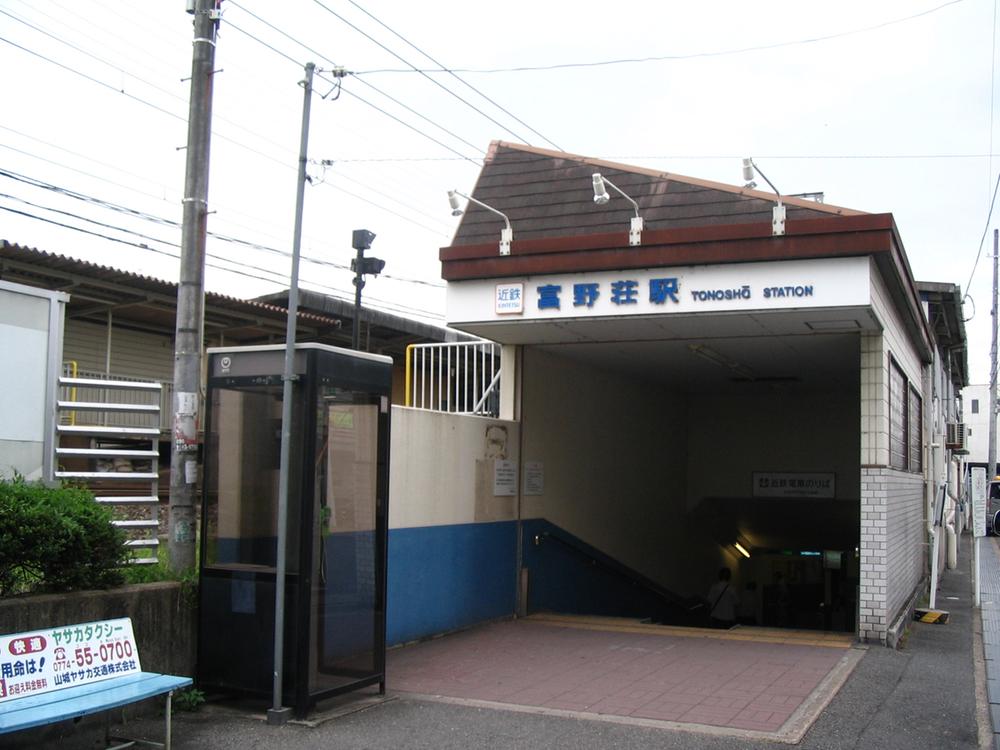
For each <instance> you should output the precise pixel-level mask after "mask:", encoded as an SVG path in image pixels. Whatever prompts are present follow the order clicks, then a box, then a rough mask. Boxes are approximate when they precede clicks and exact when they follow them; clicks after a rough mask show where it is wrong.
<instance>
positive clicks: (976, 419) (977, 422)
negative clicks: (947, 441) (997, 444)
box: [962, 383, 990, 464]
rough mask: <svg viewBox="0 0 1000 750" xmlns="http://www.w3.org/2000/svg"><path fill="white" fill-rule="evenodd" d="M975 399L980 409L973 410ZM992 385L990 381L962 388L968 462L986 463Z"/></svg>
mask: <svg viewBox="0 0 1000 750" xmlns="http://www.w3.org/2000/svg"><path fill="white" fill-rule="evenodd" d="M973 401H975V402H976V406H977V407H978V409H977V410H976V411H973V410H972V407H973ZM989 412H990V386H989V384H988V383H983V384H976V385H967V386H966V387H965V388H963V389H962V421H963V422H965V427H966V432H965V440H966V443H965V445H966V447H967V448H968V449H969V455H968V456H966V458H965V460H966V463H968V464H985V463H986V462H987V460H988V455H987V451H988V450H989V438H990V418H989Z"/></svg>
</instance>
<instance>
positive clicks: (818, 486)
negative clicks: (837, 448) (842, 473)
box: [753, 471, 837, 500]
mask: <svg viewBox="0 0 1000 750" xmlns="http://www.w3.org/2000/svg"><path fill="white" fill-rule="evenodd" d="M835 478H836V475H835V474H834V473H833V472H812V473H808V472H790V471H789V472H773V471H755V472H754V473H753V496H754V497H814V498H822V499H824V500H832V499H834V498H835V497H836V496H837V488H836V482H835Z"/></svg>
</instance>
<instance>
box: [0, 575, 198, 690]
mask: <svg viewBox="0 0 1000 750" xmlns="http://www.w3.org/2000/svg"><path fill="white" fill-rule="evenodd" d="M118 617H131V618H132V630H133V632H134V633H135V640H136V645H137V646H138V647H139V662H140V664H141V665H142V668H143V670H145V671H147V672H163V673H168V674H177V675H184V676H193V675H194V665H195V653H196V645H197V644H196V639H197V622H196V613H195V601H194V595H193V593H192V592H189V591H187V590H185V589H184V588H183V587H182V586H181V584H180V583H175V582H164V583H146V584H140V585H135V586H122V587H120V588H116V589H109V590H107V591H79V592H71V593H66V594H43V595H39V596H24V597H14V598H10V599H2V600H0V633H3V634H4V635H7V634H10V633H25V632H29V631H32V630H41V629H42V628H49V627H58V626H60V625H75V624H77V623H82V622H95V621H98V620H111V619H114V618H118Z"/></svg>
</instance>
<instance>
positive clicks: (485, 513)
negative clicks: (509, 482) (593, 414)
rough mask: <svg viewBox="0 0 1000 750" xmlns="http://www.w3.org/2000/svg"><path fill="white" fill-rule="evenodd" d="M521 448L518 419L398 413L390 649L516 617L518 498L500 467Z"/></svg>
mask: <svg viewBox="0 0 1000 750" xmlns="http://www.w3.org/2000/svg"><path fill="white" fill-rule="evenodd" d="M518 442H519V433H518V425H517V423H516V422H505V421H502V420H497V419H486V418H482V417H470V416H458V415H453V414H442V413H438V412H430V411H423V410H419V409H408V408H405V407H397V406H394V407H393V408H392V439H391V451H392V454H391V455H392V461H391V462H390V467H389V566H388V602H389V611H388V617H387V619H388V626H387V640H388V643H389V644H390V645H393V644H397V643H402V642H406V641H411V640H415V639H419V638H424V637H428V636H431V635H435V634H437V633H442V632H447V631H450V630H456V629H459V628H462V627H467V626H469V625H473V624H475V623H478V622H483V621H484V620H490V619H495V618H501V617H510V616H512V615H513V614H514V609H515V605H516V601H515V595H516V586H515V581H516V580H517V576H516V568H517V562H516V561H517V527H516V523H515V520H514V519H515V518H516V513H517V504H518V497H517V495H516V494H514V495H495V494H494V469H495V467H496V462H497V461H512V462H513V463H514V466H515V467H516V466H517V465H518V459H519V456H518ZM515 476H516V469H515Z"/></svg>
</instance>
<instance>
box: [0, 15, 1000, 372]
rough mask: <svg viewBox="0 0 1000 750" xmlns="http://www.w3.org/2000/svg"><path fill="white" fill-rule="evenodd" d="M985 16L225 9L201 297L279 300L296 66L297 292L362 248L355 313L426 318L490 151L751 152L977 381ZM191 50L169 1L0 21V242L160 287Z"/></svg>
mask: <svg viewBox="0 0 1000 750" xmlns="http://www.w3.org/2000/svg"><path fill="white" fill-rule="evenodd" d="M995 6H996V3H995V2H988V1H987V0H952V1H951V2H943V3H942V2H941V1H940V0H926V1H925V0H905V1H892V0H884V1H883V2H877V3H875V2H871V1H870V0H868V1H867V2H856V1H855V0H843V1H841V2H838V3H815V2H802V0H792V1H789V2H746V1H745V0H744V1H743V2H714V3H691V2H672V1H663V2H639V1H629V0H618V1H617V2H612V3H608V2H603V3H593V2H588V3H578V4H570V3H563V2H552V1H549V2H545V1H544V0H542V1H541V2H539V0H534V2H527V1H526V0H506V1H505V2H503V3H479V2H468V3H456V2H440V0H424V1H423V2H419V3H414V2H402V1H399V0H383V2H381V3H378V4H376V3H372V2H370V0H359V1H358V2H354V1H353V0H322V2H319V0H283V1H282V2H280V3H278V2H264V1H263V0H226V1H225V2H224V3H223V11H224V16H223V20H222V22H221V26H220V36H219V42H218V48H217V52H216V68H217V69H218V70H219V72H218V73H217V75H216V78H215V86H216V87H215V100H214V119H213V133H214V135H213V141H212V157H211V172H210V182H209V202H210V207H211V210H213V211H214V213H213V214H212V216H211V217H210V221H209V230H210V232H212V233H214V234H216V235H220V236H214V237H212V238H211V239H210V240H209V256H210V257H209V261H208V262H209V268H208V269H207V276H206V284H207V287H208V288H209V289H210V290H212V291H217V292H221V293H224V294H231V295H235V296H242V297H249V296H256V295H260V294H265V293H268V292H273V291H278V290H279V289H282V288H285V287H287V275H288V271H289V266H290V262H289V252H290V248H291V240H292V220H293V218H294V199H295V181H296V168H297V154H298V143H299V132H300V122H301V113H302V90H301V88H300V87H299V85H298V82H299V81H300V80H301V79H302V77H303V65H304V64H305V63H306V62H308V61H312V62H315V63H316V65H317V66H318V67H319V68H321V69H326V70H327V71H329V70H330V69H331V68H333V67H334V66H335V65H339V66H343V67H345V68H346V69H347V70H348V71H351V72H352V73H353V75H349V76H347V77H346V78H345V79H344V81H343V86H342V91H341V92H340V95H339V97H338V96H337V94H336V92H334V91H333V88H334V87H333V85H332V84H331V83H328V82H326V81H325V80H324V78H326V77H327V76H328V75H329V74H328V73H322V74H321V75H320V77H319V78H317V80H316V89H317V96H316V97H315V98H314V101H313V107H312V112H313V117H312V123H311V128H310V148H309V157H310V159H311V160H312V161H313V162H314V163H312V164H311V165H310V169H309V172H310V175H311V177H312V178H313V185H312V186H311V187H310V188H309V189H308V190H307V192H306V204H305V218H304V240H303V256H304V260H303V265H302V269H301V273H302V284H303V286H304V287H308V288H312V289H316V290H318V291H322V292H325V293H328V294H339V295H341V296H351V295H352V294H353V292H352V291H351V290H352V287H351V283H350V276H351V275H350V272H349V271H347V270H346V266H348V264H349V263H350V258H351V256H352V254H353V251H352V249H351V247H350V245H351V230H352V229H356V228H362V227H364V228H367V229H369V230H371V231H373V232H375V233H376V235H377V238H376V240H375V243H374V245H373V247H372V250H371V254H372V255H376V256H378V257H381V258H383V259H385V260H386V261H387V263H386V269H385V271H386V276H385V277H381V278H378V279H374V280H371V281H370V282H369V284H368V286H367V287H366V288H365V299H366V302H369V303H371V304H373V305H378V306H380V307H383V308H384V309H389V310H392V311H395V312H402V313H406V314H419V315H421V316H423V317H425V318H428V319H430V320H434V321H436V322H439V323H440V322H443V313H444V289H443V283H442V282H441V279H440V264H439V262H438V259H437V258H438V250H439V248H440V247H442V246H445V245H448V244H449V243H450V240H451V236H452V234H453V232H454V228H455V225H456V222H457V219H454V218H452V217H451V215H450V211H449V209H448V203H447V197H446V193H447V191H448V190H449V189H452V188H457V189H458V190H460V191H462V192H469V191H471V190H472V188H473V186H474V183H475V179H476V177H477V175H478V173H479V165H480V164H481V160H482V157H483V154H484V153H485V151H486V149H487V148H488V146H489V143H490V141H491V140H506V141H511V142H519V143H529V144H531V145H534V146H539V147H543V148H553V149H555V148H558V149H560V150H564V151H568V152H571V153H575V154H581V155H584V156H591V157H597V158H604V159H612V160H616V161H620V162H624V163H629V164H635V165H639V166H644V167H650V168H654V169H660V170H664V171H670V172H675V173H679V174H684V175H690V176H695V177H702V178H706V179H712V180H718V181H722V182H728V183H732V184H737V183H739V182H740V179H741V175H740V159H741V157H743V156H753V157H754V158H755V160H756V161H757V163H758V165H759V166H760V167H761V168H762V169H763V170H764V172H765V173H766V174H767V176H768V177H769V178H770V179H771V181H772V182H774V184H775V185H776V186H777V187H778V188H779V189H780V190H781V191H782V192H783V193H789V194H790V193H802V192H810V191H823V192H825V195H826V201H827V202H828V203H832V204H836V205H842V206H847V207H850V208H855V209H860V210H864V211H870V212H891V213H892V214H893V215H894V216H895V219H896V223H897V225H898V227H899V230H900V235H901V237H902V240H903V244H904V246H905V249H906V252H907V255H908V257H909V260H910V264H911V267H912V269H913V273H914V276H915V277H916V278H917V279H918V280H922V281H937V282H947V283H954V284H958V285H960V286H961V288H962V290H963V292H964V291H965V290H966V289H967V287H968V292H969V295H970V298H971V301H970V302H969V303H967V305H966V309H965V314H966V317H967V318H970V319H969V320H968V322H967V323H966V326H967V332H968V335H969V338H970V354H969V360H970V368H971V372H972V380H973V382H986V380H987V378H988V367H989V347H990V325H989V324H990V298H989V297H990V284H991V273H992V268H991V257H990V254H991V252H992V228H993V226H994V225H997V224H998V222H997V221H996V220H995V219H994V220H993V221H992V222H991V223H990V224H989V229H990V232H989V233H988V234H987V237H986V242H985V243H984V246H983V249H982V256H981V257H980V258H979V260H978V265H976V260H977V255H978V253H979V250H980V239H981V237H982V236H983V233H984V230H985V229H986V228H987V216H988V214H989V210H990V202H991V198H992V196H993V190H994V185H995V183H996V180H997V169H998V167H1000V161H998V160H997V159H995V158H994V157H993V156H992V152H993V151H994V150H995V148H996V147H995V146H994V143H993V140H994V139H993V132H994V128H995V125H994V120H995V118H994V116H993V114H992V112H991V108H992V109H993V110H994V111H995V108H996V105H995V102H994V95H993V92H994V90H995V87H996V81H995V79H994V60H995V57H996V52H995V29H996V7H995ZM191 39H192V26H191V16H189V15H188V14H186V13H185V12H184V1H183V0H172V1H169V2H168V1H165V0H156V2H151V1H149V0H147V1H146V2H139V3H120V2H119V3H113V2H111V0H0V70H3V71H4V73H3V75H2V77H0V103H2V106H3V113H4V114H3V117H2V118H0V170H2V172H0V209H3V210H0V238H3V239H6V240H8V241H10V242H14V243H19V244H22V245H26V246H29V247H36V248H38V249H40V250H45V251H48V252H54V253H61V254H65V255H70V256H74V257H79V258H83V259H85V260H90V261H94V262H98V263H103V264H107V265H111V266H115V267H119V268H124V269H126V270H130V271H135V272H138V273H143V274H147V275H151V276H157V277H160V278H164V279H168V280H171V281H175V280H176V279H177V272H178V261H177V258H176V256H177V255H178V253H179V244H180V230H179V228H178V227H177V226H176V225H174V224H172V223H171V222H179V221H180V217H181V203H180V200H181V191H182V187H183V181H184V158H185V157H184V151H183V146H184V143H185V140H186V134H187V124H186V120H187V111H188V89H189V84H188V82H187V80H185V79H187V77H188V76H189V75H190V70H191ZM424 53H426V54H424ZM428 56H429V57H428ZM431 58H433V59H431ZM620 60H628V61H630V62H619V63H616V64H605V65H590V63H601V62H610V61H620ZM441 66H444V67H446V68H448V69H450V70H452V71H456V75H451V74H449V73H444V72H441ZM414 67H416V68H418V69H420V70H422V71H428V72H426V73H425V74H421V73H418V72H415V71H414ZM515 69H519V70H515ZM435 70H437V71H438V72H432V71H435ZM487 71H492V72H487ZM460 79H461V80H460ZM463 81H464V82H465V83H463ZM466 84H468V85H466ZM323 95H327V96H326V98H322V96H323ZM484 97H488V99H487V98H484ZM463 100H464V101H463ZM477 110H478V111H477ZM324 160H327V161H331V162H332V164H330V165H328V166H323V164H322V162H323V161H324ZM998 217H1000V213H998ZM60 225H68V226H69V227H73V228H67V227H66V226H60ZM80 230H85V231H80ZM515 233H516V227H515ZM515 237H516V234H515ZM110 238H113V239H110ZM116 240H117V241H116ZM255 246H258V247H255ZM974 268H975V271H973V269H974ZM970 279H971V284H970Z"/></svg>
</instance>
